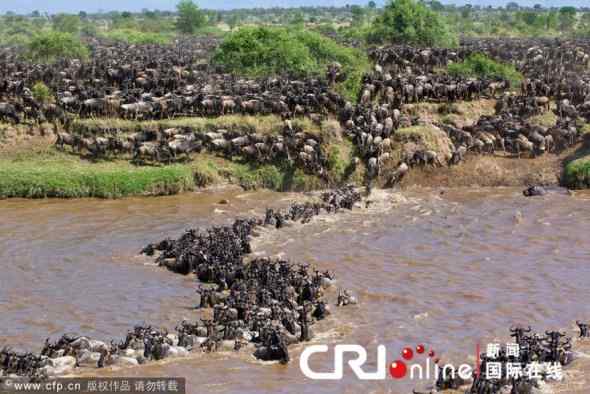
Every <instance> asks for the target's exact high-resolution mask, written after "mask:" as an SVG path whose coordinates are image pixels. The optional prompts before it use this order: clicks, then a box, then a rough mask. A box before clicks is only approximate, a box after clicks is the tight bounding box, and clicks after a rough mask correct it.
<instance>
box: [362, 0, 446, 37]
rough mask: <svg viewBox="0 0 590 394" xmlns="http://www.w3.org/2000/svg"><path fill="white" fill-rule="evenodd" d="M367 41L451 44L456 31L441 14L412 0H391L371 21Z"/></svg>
mask: <svg viewBox="0 0 590 394" xmlns="http://www.w3.org/2000/svg"><path fill="white" fill-rule="evenodd" d="M369 41H371V42H374V43H382V42H389V43H406V44H411V45H416V46H425V47H426V46H440V47H454V46H457V44H458V38H457V34H456V33H454V32H453V31H451V28H450V27H449V25H448V24H447V22H446V21H445V20H444V19H443V17H442V16H441V15H439V14H438V13H436V12H435V11H433V10H431V9H430V8H428V7H427V6H426V5H425V4H424V3H422V2H416V1H415V0H391V1H390V2H389V3H388V4H387V5H386V6H385V9H384V11H383V13H382V14H381V15H380V16H379V17H377V18H376V19H375V21H374V22H373V26H372V30H371V32H370V34H369Z"/></svg>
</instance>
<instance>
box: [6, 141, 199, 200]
mask: <svg viewBox="0 0 590 394" xmlns="http://www.w3.org/2000/svg"><path fill="white" fill-rule="evenodd" d="M194 185H195V183H194V180H193V172H192V169H191V168H190V167H188V166H181V165H172V166H165V167H135V166H133V165H131V164H129V163H127V162H103V163H88V162H84V161H81V160H79V159H77V158H70V157H68V156H67V155H63V154H61V153H57V152H56V153H53V152H51V151H48V152H45V153H44V154H41V153H36V154H26V155H18V156H17V157H15V158H13V159H12V160H11V159H0V198H9V197H25V198H46V197H58V198H80V197H99V198H118V197H125V196H132V195H168V194H176V193H180V192H183V191H187V190H192V189H193V188H194Z"/></svg>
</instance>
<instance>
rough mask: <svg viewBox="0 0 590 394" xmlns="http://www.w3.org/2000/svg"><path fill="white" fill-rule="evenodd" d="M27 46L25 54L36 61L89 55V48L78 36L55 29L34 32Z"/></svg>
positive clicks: (84, 57)
mask: <svg viewBox="0 0 590 394" xmlns="http://www.w3.org/2000/svg"><path fill="white" fill-rule="evenodd" d="M27 47H28V48H27V49H28V52H27V56H28V57H29V58H30V59H31V60H33V61H38V62H52V61H55V60H57V59H86V58H88V56H89V55H90V50H89V49H88V47H87V46H86V45H84V44H83V43H82V41H80V39H79V38H78V37H76V36H74V35H73V34H70V33H61V32H57V31H44V32H41V33H37V34H35V35H34V36H33V38H32V39H31V40H30V41H29V43H28V45H27Z"/></svg>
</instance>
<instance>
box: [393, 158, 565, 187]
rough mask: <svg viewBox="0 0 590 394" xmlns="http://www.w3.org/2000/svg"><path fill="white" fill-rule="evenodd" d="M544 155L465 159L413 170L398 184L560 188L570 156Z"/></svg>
mask: <svg viewBox="0 0 590 394" xmlns="http://www.w3.org/2000/svg"><path fill="white" fill-rule="evenodd" d="M573 150H575V148H573V149H572V150H569V151H567V152H563V153H561V154H559V155H555V154H546V155H543V156H541V157H536V158H534V159H533V158H520V159H518V158H514V157H510V156H505V155H499V154H494V155H468V156H467V157H466V159H465V161H464V162H462V163H460V164H459V165H457V166H453V167H443V168H440V167H437V168H434V167H424V168H412V169H411V170H410V171H409V173H408V174H407V175H406V176H405V177H404V179H403V180H402V182H401V187H402V188H408V187H413V186H420V187H469V186H482V187H486V186H530V185H544V186H554V185H559V181H560V177H561V173H562V170H563V162H564V159H565V158H566V157H568V156H569V155H570V154H571V152H572V151H573Z"/></svg>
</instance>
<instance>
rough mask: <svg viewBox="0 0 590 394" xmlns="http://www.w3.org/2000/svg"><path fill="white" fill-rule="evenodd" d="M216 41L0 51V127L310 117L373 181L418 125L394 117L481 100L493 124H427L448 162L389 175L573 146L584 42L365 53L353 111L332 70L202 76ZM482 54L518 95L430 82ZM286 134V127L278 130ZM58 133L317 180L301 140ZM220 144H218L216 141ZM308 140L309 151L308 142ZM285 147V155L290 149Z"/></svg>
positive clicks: (587, 113) (484, 43) (144, 153)
mask: <svg viewBox="0 0 590 394" xmlns="http://www.w3.org/2000/svg"><path fill="white" fill-rule="evenodd" d="M217 45H218V42H217V40H215V39H212V38H207V39H202V38H201V39H191V40H180V41H178V42H176V43H175V44H173V45H166V46H158V45H150V46H130V45H126V44H122V43H119V44H106V43H103V42H100V41H92V42H91V43H90V46H91V49H92V53H93V55H92V57H91V61H90V62H87V63H86V62H80V61H75V60H74V61H62V62H60V63H59V64H58V66H57V67H56V66H55V65H54V66H46V65H39V64H30V63H27V62H24V61H21V60H19V58H18V56H17V55H18V53H17V52H16V51H15V50H13V49H0V75H1V76H0V120H4V121H10V122H15V123H16V122H22V121H27V122H36V121H42V120H47V121H53V122H59V123H60V124H64V125H65V126H66V129H67V130H70V128H69V127H68V125H70V124H71V119H73V118H74V117H81V118H84V117H121V118H132V119H144V120H145V119H162V118H171V117H175V116H201V117H202V116H206V117H218V116H222V115H226V114H249V115H260V114H274V115H277V116H281V117H282V118H283V119H285V120H288V119H293V118H296V117H301V116H303V117H310V118H311V119H313V120H315V121H321V120H322V119H326V118H328V117H330V118H335V119H338V120H339V121H340V123H341V125H342V127H343V129H344V130H345V131H346V133H347V135H349V136H350V137H351V138H352V139H353V141H354V142H355V144H356V145H357V147H358V154H359V155H360V156H361V159H363V160H364V161H365V163H366V164H367V167H368V175H369V176H376V175H378V174H379V173H380V170H381V168H383V167H384V164H385V163H386V162H387V161H389V160H391V158H392V155H390V154H389V151H391V150H392V149H394V148H395V145H396V144H397V143H399V141H397V140H396V138H395V134H396V130H397V129H399V128H403V127H409V126H412V125H418V126H420V125H421V120H420V119H419V118H418V117H412V116H409V115H408V114H406V113H405V112H404V106H405V105H406V104H409V103H416V102H422V101H426V102H438V103H453V102H457V101H466V100H467V101H468V100H475V99H478V98H480V97H491V98H496V99H497V100H498V105H497V113H496V114H495V115H494V116H491V117H482V118H481V119H480V120H479V121H477V122H476V123H475V124H474V125H472V126H468V127H464V128H458V127H456V125H453V124H452V123H450V124H440V125H436V126H438V127H439V128H440V129H442V130H444V131H445V132H446V133H447V134H448V135H449V137H450V138H451V140H452V146H451V151H452V154H451V155H448V157H437V156H435V154H436V152H432V151H429V150H428V149H427V147H424V146H422V147H421V145H420V144H418V149H417V150H414V151H411V152H405V154H404V155H403V157H401V159H400V161H401V162H400V163H392V164H393V165H392V166H388V167H395V165H396V164H397V167H396V168H400V166H401V167H403V166H409V167H411V166H413V165H420V164H433V165H437V164H457V163H458V162H460V161H461V160H462V159H463V157H464V155H465V154H466V153H467V152H472V153H476V154H477V153H480V154H483V153H492V152H494V151H505V152H508V153H510V154H513V155H515V156H519V157H521V156H522V155H523V154H524V155H527V156H530V155H539V154H542V153H545V152H558V151H560V150H563V149H565V148H567V147H569V146H571V145H572V144H574V143H576V142H578V141H579V139H580V126H581V124H580V120H581V119H585V120H586V121H590V74H589V71H588V70H589V66H590V62H589V59H590V55H589V54H590V40H583V39H578V40H563V39H551V40H549V39H469V40H464V41H463V42H462V44H461V46H460V47H459V48H457V49H453V50H451V49H442V48H414V47H410V46H402V45H395V46H390V47H384V48H378V49H373V50H370V51H369V55H370V58H371V59H372V60H373V61H374V62H375V67H374V70H373V71H372V72H369V73H367V74H366V75H365V76H364V78H363V86H362V88H361V89H360V92H359V96H358V98H357V100H356V102H350V101H347V100H345V99H344V98H343V97H342V96H341V95H339V94H338V93H336V91H335V89H333V86H334V83H336V82H338V81H342V80H343V79H345V78H346V75H345V73H344V72H343V71H342V69H341V67H340V66H339V65H338V64H336V63H335V64H332V65H330V66H329V67H328V70H327V71H326V75H325V76H324V77H318V78H303V79H297V78H292V77H289V76H283V77H266V78H258V79H249V78H242V77H239V76H236V75H233V74H228V73H224V72H223V69H221V68H219V67H216V66H214V65H211V64H210V63H209V56H210V54H211V53H212V51H213V49H214V48H215V47H216V46H217ZM476 52H482V53H485V54H487V55H489V56H491V57H493V58H495V59H498V60H502V61H505V62H508V63H512V64H514V65H515V66H516V68H517V69H518V70H519V71H521V72H522V73H523V75H524V78H525V79H524V80H523V82H522V84H521V87H520V88H519V89H516V88H515V87H511V86H510V82H509V81H507V80H504V79H501V78H496V79H478V78H465V77H455V76H450V75H447V74H445V73H444V72H441V70H444V68H445V67H446V65H448V64H449V63H451V62H458V61H461V60H463V59H465V58H467V57H468V56H469V55H470V54H473V53H476ZM37 81H43V82H44V83H45V84H46V85H47V86H48V87H49V88H50V89H51V90H52V91H54V92H55V102H54V103H49V104H47V103H45V104H44V103H40V102H37V101H36V100H35V98H34V97H33V95H32V92H31V90H30V89H31V86H32V85H33V84H34V83H35V82H37ZM547 111H553V112H555V114H556V116H557V122H556V123H555V124H554V125H550V126H547V125H543V126H539V125H535V124H533V123H532V122H530V118H531V117H532V116H534V115H539V114H541V115H542V114H544V113H546V112H547ZM286 128H287V127H286ZM75 134H76V133H72V132H71V130H70V132H68V131H64V132H61V133H60V136H59V138H58V141H57V143H58V146H60V147H64V146H68V145H69V146H71V147H72V148H73V149H75V150H77V151H83V152H87V153H90V154H91V155H93V156H94V155H96V156H101V155H107V154H118V153H126V154H130V155H131V156H132V157H135V158H136V159H138V161H139V162H141V161H145V160H143V159H146V160H155V161H162V162H170V161H172V160H175V159H176V157H177V156H179V155H182V154H188V153H192V152H194V151H199V150H200V149H207V150H212V151H216V152H222V153H227V152H228V151H229V152H231V153H232V154H235V153H238V154H241V155H244V156H246V157H247V158H249V159H256V160H261V161H264V160H274V159H275V158H279V159H283V158H284V157H285V156H286V157H287V158H288V160H297V161H298V162H299V163H298V164H300V165H302V166H303V167H304V168H306V169H307V170H309V171H316V172H318V173H321V172H323V171H324V167H323V165H322V163H321V161H322V159H321V158H322V156H325V152H323V151H322V148H321V146H320V144H314V143H311V144H307V143H306V141H308V140H309V138H306V136H303V137H302V138H303V139H301V138H300V139H299V141H298V142H297V143H296V144H295V145H297V146H296V147H291V149H289V148H288V146H289V143H288V142H287V143H286V142H285V141H284V136H276V137H274V138H273V139H272V140H271V141H265V140H263V139H262V138H260V137H259V136H257V135H255V134H254V135H249V136H244V135H238V134H237V133H236V132H234V131H229V132H228V131H227V130H215V131H214V132H213V134H216V135H211V136H209V137H207V136H205V135H204V134H205V133H202V130H186V129H185V130H159V131H158V132H157V133H153V132H149V131H147V130H140V131H139V133H136V134H134V135H132V136H129V135H119V134H120V133H117V130H113V131H112V133H111V134H112V135H109V136H101V135H96V136H91V137H86V138H83V137H82V136H80V135H75ZM220 135H221V136H220ZM317 142H318V141H315V143H317ZM293 148H294V149H293Z"/></svg>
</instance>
